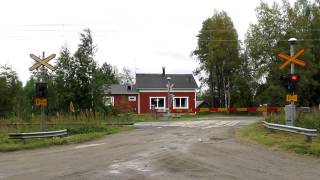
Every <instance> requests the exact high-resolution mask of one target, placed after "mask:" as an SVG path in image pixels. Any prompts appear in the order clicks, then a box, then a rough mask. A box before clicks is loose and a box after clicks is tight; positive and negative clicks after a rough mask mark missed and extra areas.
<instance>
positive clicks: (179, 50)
mask: <svg viewBox="0 0 320 180" xmlns="http://www.w3.org/2000/svg"><path fill="white" fill-rule="evenodd" d="M258 4H259V0H245V1H239V0H87V1H85V0H50V1H49V0H27V1H23V0H4V1H1V2H0V22H1V28H0V41H1V42H0V50H1V51H0V52H1V53H0V65H4V64H8V65H11V66H12V67H13V69H14V70H15V71H17V72H18V75H19V78H20V80H22V81H23V82H25V81H26V80H27V79H29V77H30V72H29V70H28V69H29V67H31V66H32V64H33V63H34V62H33V60H32V59H31V58H30V57H29V54H30V53H32V54H35V55H41V54H42V51H45V53H46V56H48V55H50V54H52V53H55V54H57V55H58V54H59V51H60V49H61V47H62V46H63V45H65V44H67V45H68V46H69V47H70V49H71V52H72V53H73V52H74V51H75V49H76V47H77V45H78V44H79V33H80V32H81V31H82V30H83V29H84V28H90V29H91V30H92V34H93V38H94V43H95V44H96V45H97V47H98V51H97V53H96V60H97V61H98V63H99V64H100V65H101V64H102V63H104V62H108V63H110V64H112V65H115V66H117V67H118V69H119V70H121V69H122V67H123V66H126V67H128V68H129V69H131V70H132V71H133V72H137V73H161V67H162V66H165V67H166V71H167V72H168V73H192V71H193V70H194V69H195V68H196V67H197V62H196V61H195V59H193V58H192V57H190V53H191V52H192V51H193V50H194V49H195V48H196V44H197V38H196V35H197V34H198V32H199V30H200V29H201V26H202V22H203V21H204V20H205V19H206V18H208V17H211V16H212V15H213V14H214V11H215V10H219V11H221V10H224V11H226V12H227V13H228V14H229V16H230V17H231V18H232V20H233V22H234V26H235V27H236V29H237V31H238V34H239V38H240V39H241V40H243V39H244V34H245V33H246V31H247V28H248V26H249V24H250V23H254V22H255V20H256V17H255V11H254V9H255V8H256V7H257V5H258ZM50 63H51V64H54V60H52V61H50Z"/></svg>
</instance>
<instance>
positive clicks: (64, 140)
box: [0, 122, 131, 152]
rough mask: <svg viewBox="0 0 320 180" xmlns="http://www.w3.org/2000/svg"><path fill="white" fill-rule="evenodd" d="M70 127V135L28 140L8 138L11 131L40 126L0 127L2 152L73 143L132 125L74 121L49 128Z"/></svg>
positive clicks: (116, 131) (0, 147)
mask: <svg viewBox="0 0 320 180" xmlns="http://www.w3.org/2000/svg"><path fill="white" fill-rule="evenodd" d="M58 129H68V136H66V137H54V138H36V139H28V140H26V142H23V141H22V140H17V139H8V133H10V132H34V131H40V130H39V127H38V126H37V127H35V126H27V125H24V126H21V127H4V126H1V128H0V152H6V151H16V150H22V149H34V148H40V147H47V146H51V145H61V144H73V143H80V142H84V141H89V140H92V139H97V138H100V137H103V136H105V135H108V134H114V133H118V132H122V131H126V130H130V129H131V127H121V126H107V125H104V124H103V123H100V122H86V123H85V122H77V123H75V122H73V123H70V122H69V123H56V124H55V125H54V126H50V127H48V128H47V130H58Z"/></svg>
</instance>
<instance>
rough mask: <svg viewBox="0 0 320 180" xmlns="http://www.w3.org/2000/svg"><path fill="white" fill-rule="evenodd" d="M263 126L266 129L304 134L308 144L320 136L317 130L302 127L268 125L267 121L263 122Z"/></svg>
mask: <svg viewBox="0 0 320 180" xmlns="http://www.w3.org/2000/svg"><path fill="white" fill-rule="evenodd" d="M263 125H264V127H266V128H269V129H275V130H280V131H286V132H292V133H298V134H303V135H305V136H306V141H307V142H312V137H316V136H318V134H317V129H307V128H301V127H295V126H287V125H282V124H274V123H268V122H266V121H263Z"/></svg>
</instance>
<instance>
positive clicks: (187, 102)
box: [173, 96, 189, 109]
mask: <svg viewBox="0 0 320 180" xmlns="http://www.w3.org/2000/svg"><path fill="white" fill-rule="evenodd" d="M182 98H184V99H186V107H181V99H182ZM176 99H180V100H179V101H180V107H176V103H175V102H176ZM173 109H189V97H188V96H178V97H173Z"/></svg>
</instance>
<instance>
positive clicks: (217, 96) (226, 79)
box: [193, 11, 251, 107]
mask: <svg viewBox="0 0 320 180" xmlns="http://www.w3.org/2000/svg"><path fill="white" fill-rule="evenodd" d="M197 37H198V47H197V49H196V50H195V51H193V55H195V56H196V57H197V60H198V61H199V63H200V66H199V67H198V68H197V69H196V70H195V74H196V75H201V74H202V73H205V75H206V76H205V77H201V78H200V81H201V82H202V83H204V84H205V85H207V86H208V87H209V89H208V92H206V94H207V97H209V98H210V99H209V102H211V105H212V106H218V107H231V106H232V104H237V103H238V104H240V103H241V101H242V100H241V99H240V98H239V97H240V96H242V95H244V96H243V97H242V98H246V100H245V102H248V104H250V101H251V95H250V94H251V92H250V89H251V88H250V87H249V86H250V85H249V83H250V82H251V79H250V70H249V67H248V63H247V58H246V56H243V57H240V54H239V52H240V45H239V43H238V34H237V32H236V30H235V28H234V25H233V23H232V21H231V19H230V17H229V16H228V15H227V13H226V12H224V11H222V12H216V13H215V14H214V15H213V16H212V17H211V18H208V19H206V20H205V21H204V22H203V24H202V29H201V30H200V32H199V34H198V36H197ZM242 75H244V77H245V78H247V79H240V78H239V76H242ZM242 78H243V77H242ZM248 87H249V88H248ZM242 89H246V92H247V94H243V93H242V92H243V91H241V90H242ZM242 102H244V101H242Z"/></svg>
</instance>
